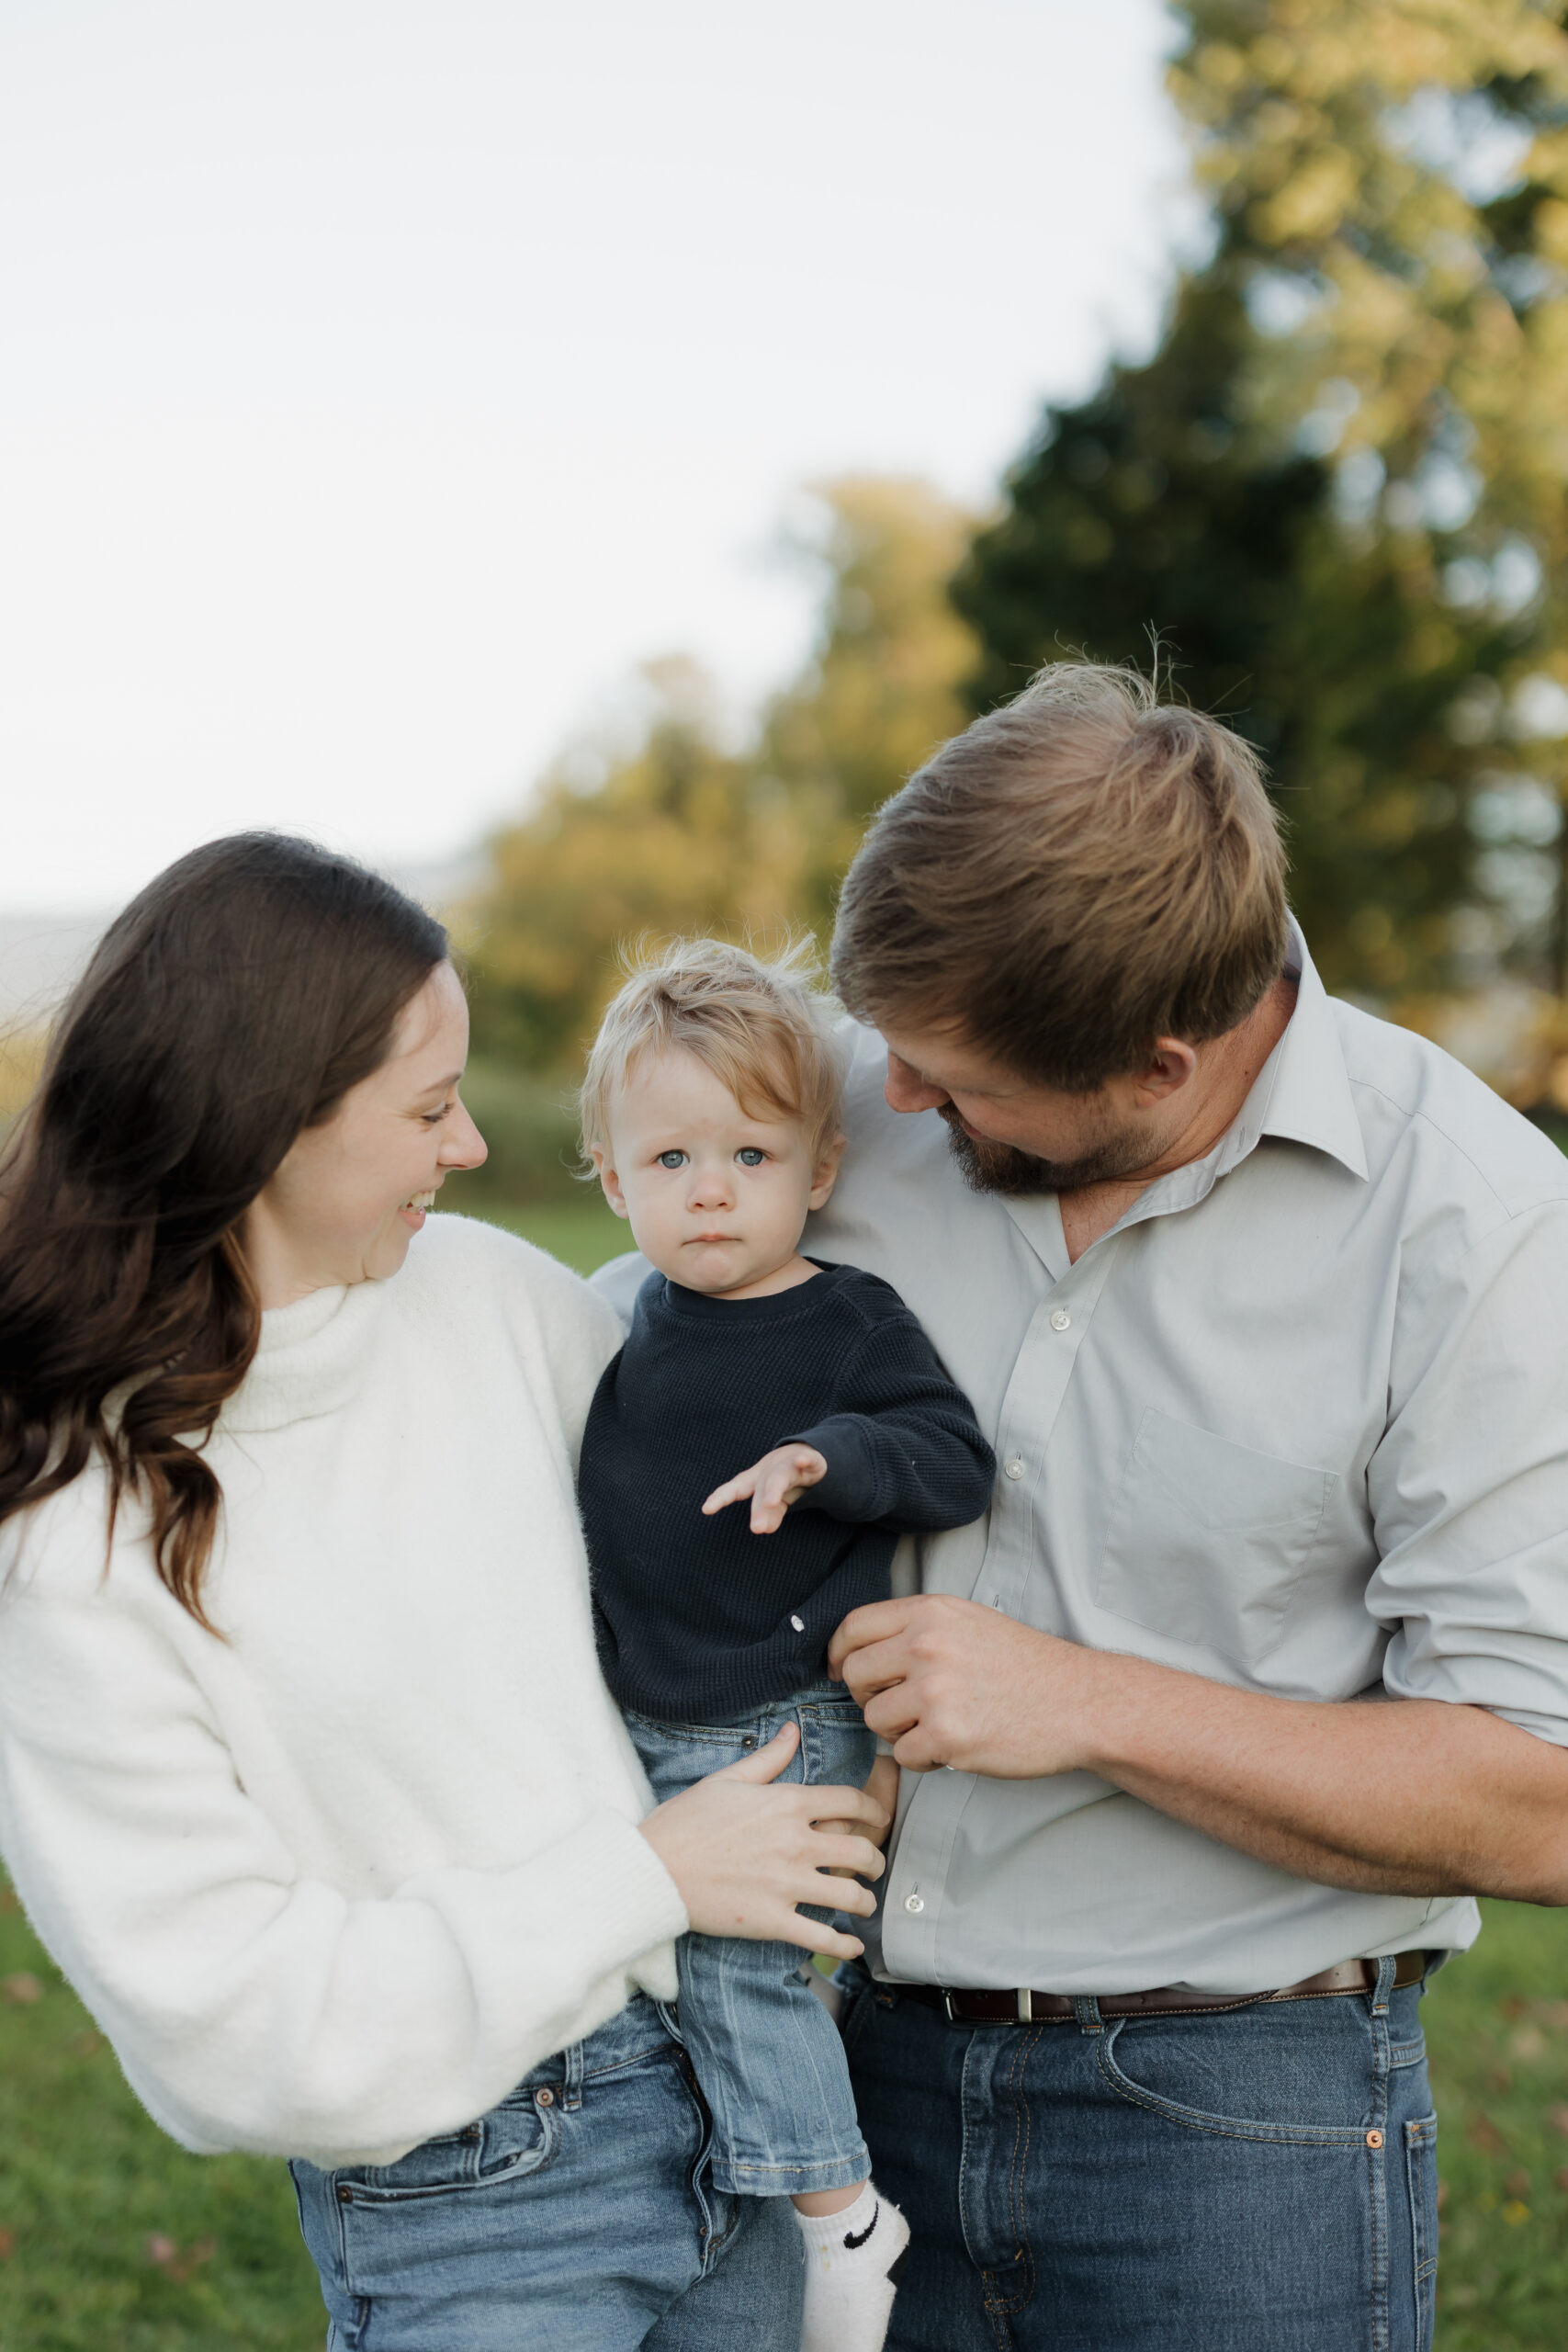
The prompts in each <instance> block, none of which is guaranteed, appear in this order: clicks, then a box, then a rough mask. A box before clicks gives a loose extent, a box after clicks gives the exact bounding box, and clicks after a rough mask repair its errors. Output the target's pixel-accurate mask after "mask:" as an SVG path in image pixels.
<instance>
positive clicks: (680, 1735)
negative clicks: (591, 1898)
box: [626, 1681, 876, 2197]
mask: <svg viewBox="0 0 1568 2352" xmlns="http://www.w3.org/2000/svg"><path fill="white" fill-rule="evenodd" d="M787 1723H796V1724H799V1726H800V1747H799V1748H798V1749H797V1751H796V1752H795V1756H794V1757H793V1758H791V1760H790V1763H789V1766H788V1769H787V1770H785V1771H784V1772H782V1773H781V1774H780V1775H779V1778H780V1780H781V1781H816V1782H821V1783H826V1784H829V1785H832V1786H847V1787H851V1788H857V1789H858V1788H860V1787H861V1786H862V1785H863V1782H864V1781H865V1778H866V1775H867V1773H868V1772H869V1771H870V1770H871V1767H872V1762H873V1759H874V1757H875V1754H876V1740H875V1737H874V1735H873V1734H872V1733H871V1732H869V1731H867V1729H866V1727H865V1721H864V1718H863V1715H862V1713H861V1711H860V1709H859V1708H858V1707H857V1706H856V1704H855V1702H854V1701H853V1700H852V1698H851V1697H850V1696H849V1693H848V1692H847V1691H845V1690H844V1688H843V1685H842V1684H841V1683H838V1682H827V1681H823V1682H816V1683H813V1684H811V1685H810V1687H809V1688H808V1689H807V1690H804V1691H795V1693H794V1695H793V1696H792V1697H790V1698H788V1699H781V1700H779V1701H778V1702H776V1703H775V1704H774V1705H773V1706H770V1707H768V1708H766V1709H764V1710H763V1711H762V1712H761V1713H757V1714H750V1715H746V1716H739V1717H735V1718H733V1719H731V1720H729V1721H727V1722H724V1723H717V1724H686V1723H675V1724H670V1723H660V1722H658V1721H657V1720H656V1719H655V1718H654V1717H653V1716H651V1715H639V1714H634V1713H628V1714H627V1716H626V1728H627V1729H628V1731H629V1732H630V1733H631V1736H632V1737H633V1739H634V1740H635V1741H636V1742H637V1753H638V1754H639V1755H640V1757H641V1758H642V1760H643V1765H644V1769H645V1770H646V1771H647V1773H648V1777H649V1781H651V1782H652V1785H653V1793H654V1795H655V1796H656V1797H657V1798H658V1799H659V1800H660V1804H662V1803H663V1801H664V1799H665V1798H666V1797H672V1796H675V1795H677V1794H678V1793H679V1792H680V1791H681V1790H682V1789H685V1788H690V1786H691V1784H692V1782H693V1781H700V1780H704V1779H705V1777H706V1776H707V1774H708V1773H709V1772H716V1771H718V1770H720V1768H721V1767H722V1766H724V1765H726V1764H738V1763H739V1761H740V1759H741V1758H742V1757H744V1756H754V1755H755V1754H756V1752H757V1750H758V1748H759V1747H764V1746H765V1745H766V1744H767V1742H768V1741H769V1740H770V1739H772V1738H773V1736H774V1734H775V1733H776V1732H779V1731H782V1730H783V1728H784V1724H787ZM832 1884H833V1882H832V1880H831V1879H829V1880H827V1881H826V1882H825V1886H826V1887H827V1888H828V1889H829V1890H830V1889H831V1887H832ZM812 1916H814V1917H818V1918H829V1917H831V1916H832V1915H831V1912H830V1911H826V1910H825V1911H821V1912H817V1913H814V1914H813V1915H812ZM855 1924H856V1925H858V1924H859V1922H858V1921H857V1922H856V1923H855ZM679 1950H680V1956H681V2010H680V2016H681V2035H682V2041H684V2042H685V2044H686V2048H687V2051H688V2052H690V2055H691V2060H692V2064H693V2065H694V2067H695V2069H696V2074H697V2080H698V2082H699V2083H700V2084H701V2085H702V2087H703V2092H704V2095H705V2098H706V2099H707V2103H708V2106H709V2108H710V2109H712V2111H713V2122H714V2143H713V2177H714V2181H715V2183H716V2186H717V2187H718V2188H721V2189H725V2190H728V2192H729V2193H730V2194H731V2195H739V2196H742V2197H787V2196H792V2195H795V2194H796V2193H797V2192H799V2191H800V2190H802V2189H811V2188H853V2187H854V2185H855V2183H856V2182H857V2181H862V2180H864V2179H866V2178H867V2177H868V2176H869V2174H870V2171H871V2159H870V2157H869V2156H868V2155H867V2154H866V2149H865V2142H864V2141H863V2139H862V2138H861V2133H860V2125H859V2123H858V2122H857V2121H856V2120H855V2103H854V2096H853V2094H852V2091H851V2089H850V2078H849V2070H848V2068H847V2066H846V2065H845V2063H844V2052H843V2046H842V2044H841V2043H840V2040H839V2033H838V2028H837V2027H836V2026H835V2025H834V2023H833V2020H832V2018H831V2017H830V2016H829V2012H828V2009H827V2007H825V2006H824V2004H823V2003H822V2002H821V2001H820V2000H818V1996H817V1995H816V1994H815V1993H814V1992H813V1991H812V1989H811V1987H810V1985H808V1984H807V1982H806V1981H805V1980H804V1978H803V1977H802V1975H801V1973H800V1968H801V1962H803V1961H804V1960H805V1959H806V1958H807V1954H806V1953H805V1952H804V1951H802V1949H801V1947H800V1946H799V1945H798V1944H785V1943H766V1944H764V1943H747V1942H745V1941H743V1940H742V1939H740V1938H739V1936H730V1937H725V1936H686V1937H683V1938H682V1941H681V1944H680V1947H679Z"/></svg>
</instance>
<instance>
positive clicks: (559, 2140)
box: [289, 1998, 804, 2352]
mask: <svg viewBox="0 0 1568 2352" xmlns="http://www.w3.org/2000/svg"><path fill="white" fill-rule="evenodd" d="M707 2142H708V2120H707V2115H706V2111H705V2108H704V2106H703V2104H702V2101H701V2098H700V2097H699V2095H698V2093H697V2090H696V2087H695V2084H694V2079H693V2075H692V2071H691V2067H690V2065H689V2064H688V2062H687V2059H686V2055H685V2052H684V2051H683V2050H682V2049H681V2048H680V2046H679V2044H678V2042H677V2041H675V2040H674V2038H673V2036H672V2033H671V2018H669V2016H668V2014H667V2013H666V2012H665V2011H664V2010H663V2009H662V2008H660V2007H655V2005H654V2004H653V2003H652V2002H651V2001H648V2000H644V1999H641V1998H638V1999H637V2000H634V2001H633V2002H631V2003H630V2005H629V2006H628V2007H626V2008H625V2009H623V2010H622V2011H621V2013H620V2015H619V2016H618V2017H616V2018H611V2020H610V2022H609V2023H608V2024H607V2025H604V2026H601V2027H600V2029H599V2030H598V2031H597V2033H593V2034H591V2035H590V2036H589V2037H588V2039H587V2040H586V2041H581V2042H578V2043H576V2044H575V2045H574V2046H573V2047H572V2048H571V2049H570V2050H566V2051H562V2052H558V2054H557V2055H556V2056H555V2057H553V2058H547V2059H546V2061H545V2062H544V2064H542V2065H539V2066H536V2067H535V2068H534V2070H533V2072H532V2073H531V2074H529V2075H525V2076H524V2078H523V2080H522V2082H521V2083H519V2084H518V2086H517V2088H516V2089H515V2090H514V2091H513V2093H512V2094H511V2096H510V2098H505V2099H503V2100H502V2103H501V2105H500V2106H499V2107H496V2108H492V2109H491V2111H490V2113H489V2114H488V2115H482V2116H480V2117H479V2120H478V2121H477V2122H474V2123H470V2124H468V2125H467V2126H465V2128H464V2129H463V2130H461V2131H453V2132H449V2133H447V2134H446V2135H444V2136H443V2137H441V2138H439V2139H435V2140H427V2141H425V2142H424V2143H423V2145H422V2146H420V2147H418V2148H415V2149H413V2150H412V2151H411V2153H410V2154H408V2155H406V2156H403V2157H401V2158H400V2160H399V2162H398V2163H396V2164H393V2165H344V2166H343V2167H342V2168H341V2169H340V2170H338V2171H335V2172H323V2171H321V2170H319V2169H318V2168H317V2166H316V2165H310V2164H304V2163H299V2162H297V2163H295V2164H293V2165H290V2167H289V2169H290V2171H291V2172H292V2173H293V2176H294V2186H295V2191H296V2194H297V2196H298V2198H299V2221H300V2226H301V2228H302V2229H303V2231H304V2233H305V2243H306V2245H308V2246H309V2248H310V2254H311V2256H312V2257H313V2259H314V2261H315V2264H316V2267H317V2269H318V2271H319V2272H320V2273H321V2292H322V2295H323V2296H324V2298H325V2301H326V2305H327V2309H328V2312H329V2313H330V2314H331V2322H332V2324H331V2329H330V2332H329V2334H328V2337H327V2343H328V2346H329V2352H634V2348H635V2347H637V2346H645V2347H646V2348H647V2352H735V2346H737V2345H740V2344H744V2345H745V2346H747V2347H748V2352H797V2347H798V2346H799V2343H800V2324H801V2308H802V2299H803V2295H804V2270H803V2267H802V2257H801V2239H800V2232H799V2231H798V2229H797V2228H796V2227H795V2218H794V2215H793V2213H792V2212H791V2211H790V2208H789V2206H788V2205H787V2204H784V2205H782V2206H781V2205H780V2204H778V2203H776V2202H766V2201H761V2200H759V2199H756V2198H750V2197H747V2198H739V2197H728V2196H725V2195H723V2194H722V2193H720V2192H719V2191H717V2190H716V2189H715V2188H713V2187H712V2186H711V2184H710V2183H709V2181H708V2178H707V2174H706V2159H707Z"/></svg>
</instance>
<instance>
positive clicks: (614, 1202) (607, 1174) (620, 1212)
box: [588, 1143, 631, 1216]
mask: <svg viewBox="0 0 1568 2352" xmlns="http://www.w3.org/2000/svg"><path fill="white" fill-rule="evenodd" d="M588 1148H589V1149H590V1151H591V1152H592V1154H593V1165H594V1167H595V1169H596V1170H598V1175H599V1182H600V1183H601V1184H602V1185H603V1186H604V1198H605V1199H606V1200H607V1201H608V1202H609V1204H610V1206H611V1207H612V1208H613V1209H614V1210H615V1215H616V1216H629V1215H630V1214H631V1212H630V1211H629V1210H628V1208H627V1207H626V1194H625V1193H623V1192H622V1190H621V1180H620V1178H619V1177H618V1176H617V1175H616V1173H615V1170H614V1169H613V1168H612V1167H611V1165H610V1158H609V1154H608V1153H607V1152H606V1151H605V1149H604V1145H603V1144H602V1143H594V1144H590V1145H589V1147H588Z"/></svg>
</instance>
